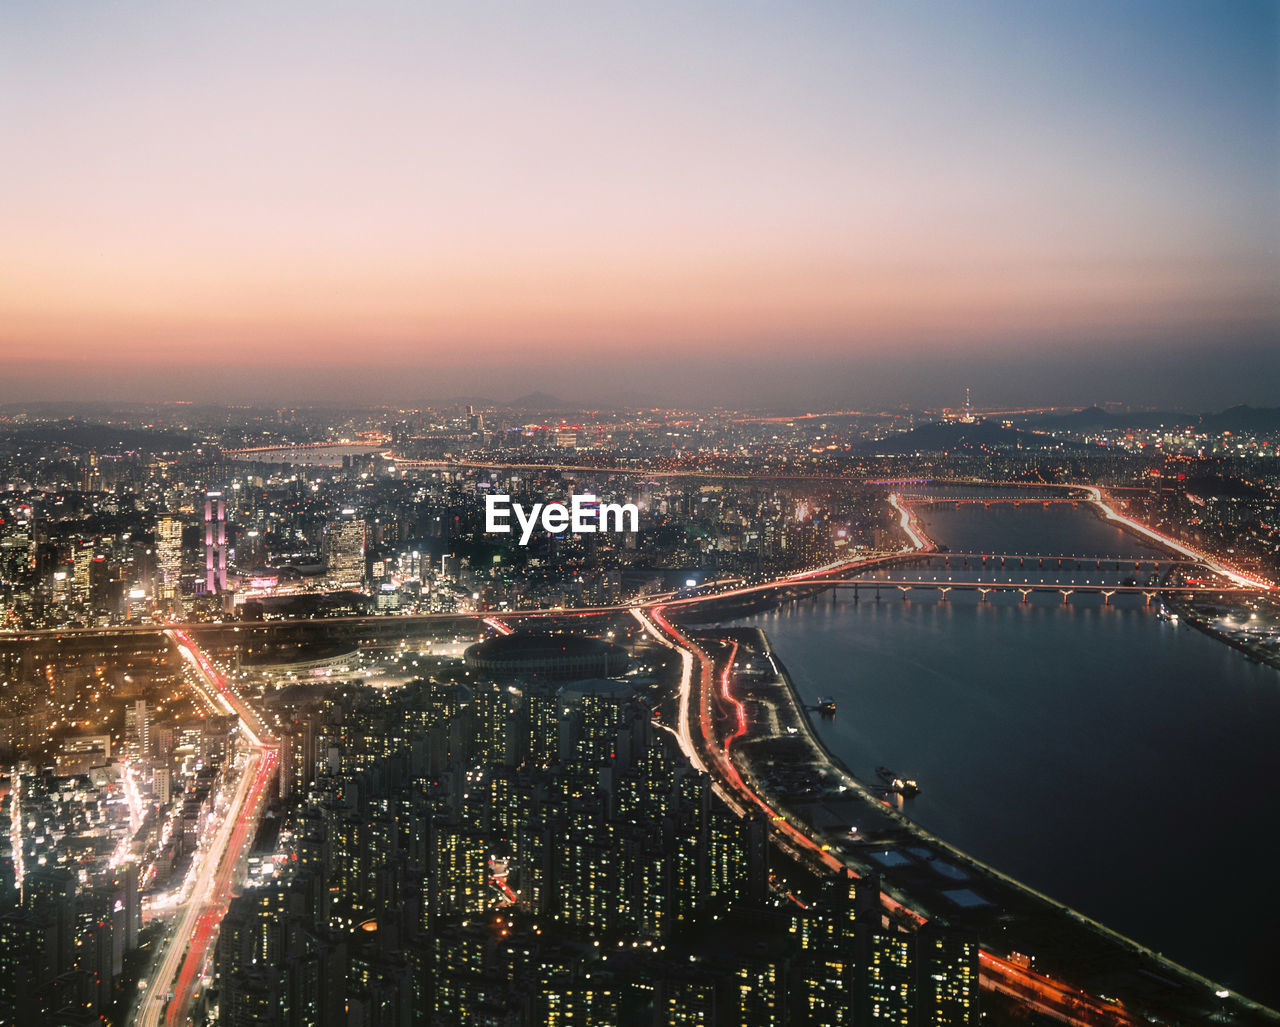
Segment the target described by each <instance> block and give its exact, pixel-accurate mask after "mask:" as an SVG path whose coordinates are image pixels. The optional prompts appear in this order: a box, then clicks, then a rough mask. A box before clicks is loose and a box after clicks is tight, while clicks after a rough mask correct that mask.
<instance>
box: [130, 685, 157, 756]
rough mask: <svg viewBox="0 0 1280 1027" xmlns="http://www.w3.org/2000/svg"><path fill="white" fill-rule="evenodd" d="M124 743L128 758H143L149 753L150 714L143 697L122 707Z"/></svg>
mask: <svg viewBox="0 0 1280 1027" xmlns="http://www.w3.org/2000/svg"><path fill="white" fill-rule="evenodd" d="M124 745H125V752H127V753H128V754H129V758H130V759H135V760H144V759H146V758H147V757H148V756H149V755H151V714H150V711H149V710H148V709H147V700H145V699H138V700H136V701H135V702H134V703H133V705H132V706H126V707H125V708H124Z"/></svg>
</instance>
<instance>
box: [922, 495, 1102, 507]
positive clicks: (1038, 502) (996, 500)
mask: <svg viewBox="0 0 1280 1027" xmlns="http://www.w3.org/2000/svg"><path fill="white" fill-rule="evenodd" d="M900 498H901V499H902V502H904V503H909V504H910V505H912V506H944V505H951V504H954V505H955V506H956V507H957V508H959V507H961V506H965V505H968V504H974V505H976V504H978V503H981V504H982V505H983V506H984V507H989V506H995V505H997V504H1007V505H1009V506H1045V507H1049V506H1055V505H1056V506H1079V505H1080V504H1081V503H1088V502H1090V500H1089V498H1088V497H1087V496H941V495H930V496H925V495H910V494H904V495H902V496H901V497H900Z"/></svg>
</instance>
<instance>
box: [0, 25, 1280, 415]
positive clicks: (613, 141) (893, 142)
mask: <svg viewBox="0 0 1280 1027" xmlns="http://www.w3.org/2000/svg"><path fill="white" fill-rule="evenodd" d="M1276 25H1277V15H1276V8H1275V6H1274V5H1272V4H1267V3H1240V4H1232V5H1230V6H1228V7H1226V8H1223V7H1220V6H1217V5H1209V4H1181V3H1179V4H1169V3H1137V4H1124V5H1117V4H1109V3H1081V4H1070V5H1058V4H1047V3H1031V4H1018V5H1008V4H1004V5H997V4H966V5H955V4H944V5H931V6H930V7H929V8H927V9H925V8H923V7H910V6H896V7H892V8H890V7H887V6H885V7H875V6H871V5H846V4H835V3H813V4H805V5H800V6H796V5H782V4H764V3H756V4H746V5H744V4H727V3H707V4H700V5H688V6H680V7H676V6H668V5H660V6H655V5H652V4H617V3H610V4H566V5H555V7H554V8H552V9H547V8H545V7H542V6H540V5H511V4H500V3H480V4H432V5H429V6H422V5H412V4H407V3H387V2H378V3H371V4H361V5H359V6H358V7H356V6H345V7H343V6H323V7H316V6H315V5H310V4H301V3H284V4H277V5H272V6H271V8H270V9H269V10H268V9H264V8H263V7H262V6H261V5H257V4H248V3H231V4H219V5H216V6H200V7H187V6H174V5H169V4H161V3H129V4H113V5H109V6H104V5H91V4H73V5H48V4H40V3H17V4H10V5H7V7H6V10H5V12H4V15H3V32H0V90H3V93H4V95H5V96H6V98H7V99H6V106H7V119H6V120H7V121H8V123H9V126H10V130H9V132H8V133H7V134H6V135H7V140H8V141H7V145H6V146H5V162H4V165H5V171H4V180H5V188H4V190H3V192H2V193H0V220H2V221H3V223H4V225H5V232H4V234H3V240H0V263H2V265H3V267H4V269H5V272H4V275H3V276H2V277H0V325H2V326H3V327H2V328H0V347H3V349H4V354H5V372H6V373H5V376H4V381H3V383H2V384H0V401H11V400H14V399H28V398H31V397H33V396H39V397H42V398H49V399H57V398H63V397H66V396H68V395H71V394H76V395H82V396H83V395H85V394H86V393H89V394H92V396H93V397H95V398H107V399H147V400H164V399H193V400H226V401H235V402H244V401H265V402H286V401H287V402H306V401H331V400H335V399H343V400H351V399H359V400H362V401H376V400H384V401H390V402H398V403H412V402H421V401H424V400H440V399H445V398H448V397H456V396H466V395H476V396H486V397H493V398H496V399H499V400H506V399H510V398H512V397H514V396H518V395H521V394H523V393H526V392H529V391H531V390H533V389H541V390H544V391H547V392H550V393H552V394H555V395H558V396H562V397H563V398H565V399H566V401H568V402H571V403H595V402H609V401H619V402H625V401H633V402H640V403H687V404H694V403H696V404H699V405H710V404H714V403H750V404H757V405H774V406H799V407H821V406H828V407H836V408H840V407H844V406H847V405H849V404H874V405H878V406H881V407H883V406H887V405H892V404H896V403H911V404H937V403H942V402H954V400H955V397H956V390H957V387H958V384H959V383H960V382H961V381H970V380H972V381H973V382H974V383H975V384H978V383H979V382H981V383H982V384H981V387H980V388H979V390H978V394H979V395H980V396H981V397H982V398H983V400H984V401H989V402H990V403H992V404H996V405H1000V404H1005V405H1016V404H1034V403H1039V404H1084V403H1089V402H1094V401H1106V400H1112V399H1122V400H1124V401H1127V402H1131V403H1136V404H1148V405H1164V406H1179V407H1184V408H1190V409H1210V408H1215V407H1222V406H1225V405H1228V404H1229V403H1235V402H1254V403H1261V402H1265V401H1266V400H1267V398H1268V397H1273V396H1274V395H1276V394H1277V392H1280V355H1278V354H1280V347H1277V346H1276V345H1275V342H1276V330H1277V326H1278V325H1280V299H1278V295H1277V281H1280V263H1278V259H1280V258H1278V248H1277V237H1278V217H1280V215H1278V214H1277V209H1278V205H1277V203H1276V196H1277V183H1278V167H1280V164H1278V161H1277V152H1278V144H1277V132H1276V124H1277V95H1280V90H1278V89H1277V56H1276V55H1277V45H1276V43H1277V31H1276ZM1113 382H1114V383H1117V384H1123V385H1124V389H1123V390H1122V391H1123V393H1124V394H1123V395H1120V394H1119V391H1118V390H1116V389H1115V388H1109V386H1110V385H1111V383H1113ZM1113 393H1115V394H1114V395H1113Z"/></svg>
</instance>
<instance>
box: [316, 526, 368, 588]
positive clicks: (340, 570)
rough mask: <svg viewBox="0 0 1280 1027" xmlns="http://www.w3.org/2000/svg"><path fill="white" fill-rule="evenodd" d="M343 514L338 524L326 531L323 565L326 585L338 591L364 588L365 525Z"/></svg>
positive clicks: (327, 528)
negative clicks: (330, 584)
mask: <svg viewBox="0 0 1280 1027" xmlns="http://www.w3.org/2000/svg"><path fill="white" fill-rule="evenodd" d="M352 512H353V511H349V510H344V511H343V517H342V519H341V520H337V521H330V522H329V524H328V526H327V527H326V528H325V539H324V546H325V562H326V563H327V564H328V567H329V570H328V575H329V581H330V583H332V584H334V585H336V586H338V587H339V588H360V587H361V586H362V585H363V584H364V541H365V523H364V521H362V520H360V519H359V518H355V517H351V516H349V515H350V514H351V513H352Z"/></svg>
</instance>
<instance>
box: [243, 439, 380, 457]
mask: <svg viewBox="0 0 1280 1027" xmlns="http://www.w3.org/2000/svg"><path fill="white" fill-rule="evenodd" d="M390 441H391V439H390V437H388V436H386V435H373V436H369V437H367V438H355V439H340V440H338V441H336V442H284V443H280V444H278V445H275V446H246V447H244V448H242V449H224V450H223V451H222V453H223V455H224V456H252V455H253V454H254V453H295V452H296V453H303V452H306V451H307V450H312V449H346V448H348V447H354V448H368V449H377V448H378V447H379V446H385V445H386V444H387V443H388V442H390Z"/></svg>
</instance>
